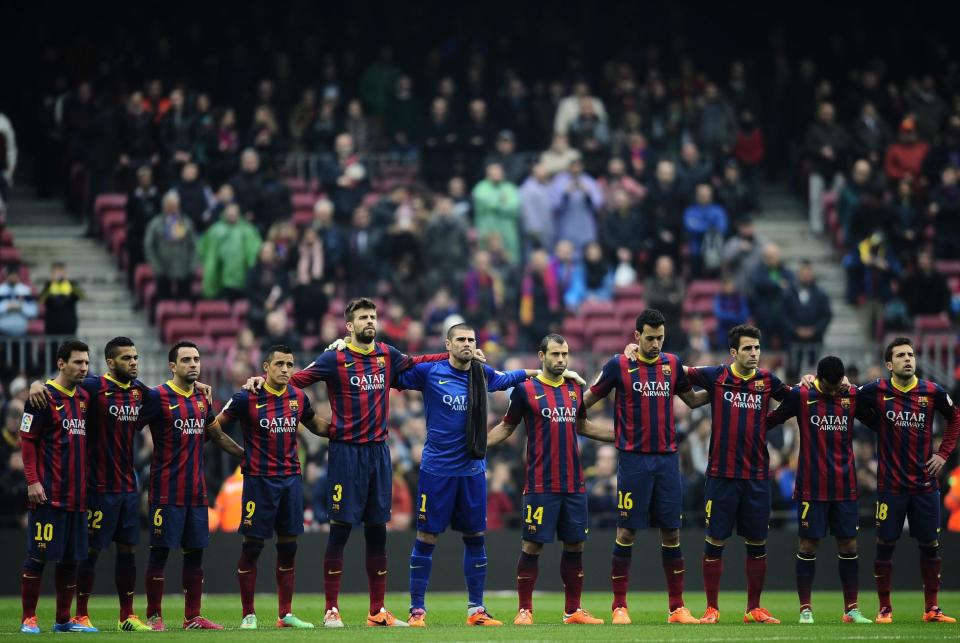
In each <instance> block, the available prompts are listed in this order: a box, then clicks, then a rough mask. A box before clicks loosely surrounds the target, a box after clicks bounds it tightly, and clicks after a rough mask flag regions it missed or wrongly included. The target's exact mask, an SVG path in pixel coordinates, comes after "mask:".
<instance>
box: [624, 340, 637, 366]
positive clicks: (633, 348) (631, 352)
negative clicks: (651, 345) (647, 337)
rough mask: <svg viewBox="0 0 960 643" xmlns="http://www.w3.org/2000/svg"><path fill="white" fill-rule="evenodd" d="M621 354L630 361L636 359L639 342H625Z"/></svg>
mask: <svg viewBox="0 0 960 643" xmlns="http://www.w3.org/2000/svg"><path fill="white" fill-rule="evenodd" d="M623 354H624V355H625V356H626V357H627V359H628V360H630V361H631V362H635V361H637V359H638V357H639V355H640V344H627V347H626V348H624V349H623Z"/></svg>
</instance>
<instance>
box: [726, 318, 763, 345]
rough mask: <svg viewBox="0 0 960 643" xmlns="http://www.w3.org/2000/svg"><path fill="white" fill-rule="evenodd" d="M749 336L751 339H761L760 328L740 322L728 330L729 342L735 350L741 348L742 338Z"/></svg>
mask: <svg viewBox="0 0 960 643" xmlns="http://www.w3.org/2000/svg"><path fill="white" fill-rule="evenodd" d="M742 337H749V338H751V339H757V340H759V339H760V329H759V328H757V327H756V326H751V325H750V324H740V325H738V326H734V327H733V328H731V329H730V330H729V331H727V344H728V345H729V346H730V348H732V349H733V350H740V339H741V338H742Z"/></svg>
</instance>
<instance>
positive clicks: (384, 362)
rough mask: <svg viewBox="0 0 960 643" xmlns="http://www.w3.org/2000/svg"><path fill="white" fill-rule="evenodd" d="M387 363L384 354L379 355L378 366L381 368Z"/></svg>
mask: <svg viewBox="0 0 960 643" xmlns="http://www.w3.org/2000/svg"><path fill="white" fill-rule="evenodd" d="M386 365H387V360H385V359H384V358H383V357H382V356H380V357H377V366H379V367H380V368H383V367H384V366H386Z"/></svg>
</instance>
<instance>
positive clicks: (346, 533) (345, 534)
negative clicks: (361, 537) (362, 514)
mask: <svg viewBox="0 0 960 643" xmlns="http://www.w3.org/2000/svg"><path fill="white" fill-rule="evenodd" d="M351 529H353V525H351V524H350V523H345V522H331V523H330V535H329V536H328V538H327V549H328V550H330V549H339V550H342V549H343V548H344V546H345V545H346V544H347V540H348V539H349V538H350V531H351Z"/></svg>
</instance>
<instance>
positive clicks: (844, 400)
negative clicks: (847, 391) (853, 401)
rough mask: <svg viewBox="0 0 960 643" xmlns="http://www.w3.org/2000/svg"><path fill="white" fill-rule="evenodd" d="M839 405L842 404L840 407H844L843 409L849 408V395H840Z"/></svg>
mask: <svg viewBox="0 0 960 643" xmlns="http://www.w3.org/2000/svg"><path fill="white" fill-rule="evenodd" d="M840 406H842V407H843V408H845V409H849V408H850V398H849V397H841V398H840Z"/></svg>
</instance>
